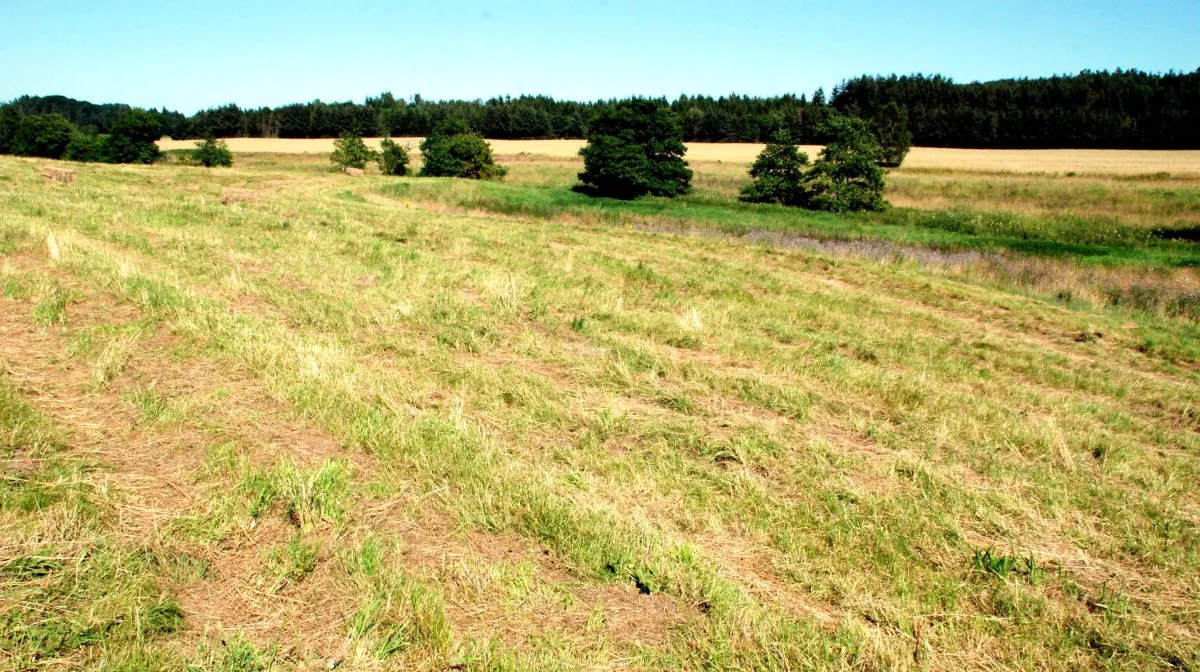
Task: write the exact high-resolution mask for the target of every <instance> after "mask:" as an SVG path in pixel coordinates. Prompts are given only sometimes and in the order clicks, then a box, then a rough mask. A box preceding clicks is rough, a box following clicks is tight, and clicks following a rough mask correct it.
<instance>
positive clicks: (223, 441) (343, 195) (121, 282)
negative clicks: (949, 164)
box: [0, 140, 1200, 670]
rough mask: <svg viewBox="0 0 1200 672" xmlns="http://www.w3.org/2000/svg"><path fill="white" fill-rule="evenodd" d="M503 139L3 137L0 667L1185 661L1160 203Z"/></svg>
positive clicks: (1195, 403)
mask: <svg viewBox="0 0 1200 672" xmlns="http://www.w3.org/2000/svg"><path fill="white" fill-rule="evenodd" d="M238 142H239V141H237V140H234V141H231V142H230V144H231V147H233V148H234V150H235V151H246V150H244V149H240V148H239V147H238V146H237V145H236V143H238ZM246 142H248V143H249V142H260V143H261V142H264V141H252V140H251V141H246ZM266 142H277V143H287V142H293V141H266ZM295 142H300V143H309V144H306V145H303V146H305V147H314V148H315V147H318V145H316V144H312V143H320V142H326V141H295ZM551 143H552V144H553V141H551ZM496 144H497V151H498V153H500V154H501V155H506V154H507V155H509V156H511V157H513V158H512V159H511V160H510V165H511V166H512V172H511V173H510V175H509V178H508V179H507V180H506V181H504V182H500V183H474V182H465V181H460V180H450V179H440V178H428V179H422V178H413V177H403V178H396V177H386V176H382V175H379V174H377V173H373V172H371V171H368V172H367V173H366V174H365V175H362V176H361V177H357V178H356V179H353V180H351V179H348V178H347V177H346V176H345V175H342V174H339V173H335V172H333V171H331V170H330V169H329V166H328V162H327V161H325V160H324V157H320V156H318V155H312V156H309V157H307V158H305V157H299V158H297V157H293V156H288V155H278V154H276V155H270V156H268V155H266V154H261V155H258V156H254V157H248V156H246V155H239V156H238V158H237V162H236V164H235V167H234V168H232V169H212V170H209V169H201V168H196V167H187V166H180V165H156V166H108V165H101V164H70V165H71V169H72V170H75V171H76V172H77V173H78V175H79V180H78V182H77V183H76V184H75V185H73V186H72V187H71V188H69V189H64V188H62V186H61V185H58V184H53V183H48V182H46V181H45V180H44V179H43V178H42V177H41V174H40V168H41V164H40V163H35V162H32V161H25V160H20V159H12V158H8V157H0V184H2V185H4V188H3V189H0V461H2V464H3V480H0V540H2V541H0V625H2V627H0V666H4V667H7V668H11V669H21V670H24V669H97V670H98V669H127V670H167V669H183V668H185V667H188V666H191V668H193V669H212V670H265V669H272V670H314V669H332V668H335V667H336V668H337V669H341V670H385V669H417V670H450V669H454V670H458V669H469V670H500V669H505V670H511V669H519V670H543V669H586V670H614V669H631V670H632V669H639V670H649V669H711V670H725V669H740V670H789V669H841V670H864V669H893V670H924V669H937V670H958V669H979V670H998V669H1045V670H1078V669H1095V670H1102V669H1103V670H1111V669H1129V670H1149V669H1162V670H1171V669H1175V670H1178V669H1195V668H1197V666H1200V654H1198V652H1200V583H1197V581H1196V577H1197V576H1200V493H1198V492H1197V490H1196V488H1195V484H1196V483H1197V481H1198V479H1200V413H1198V409H1200V329H1198V327H1197V324H1198V323H1200V310H1198V312H1197V313H1196V317H1195V318H1194V319H1193V317H1191V316H1190V315H1191V314H1190V313H1188V312H1187V310H1190V308H1189V306H1194V307H1197V308H1200V300H1196V301H1195V303H1188V301H1189V300H1193V299H1189V298H1188V297H1189V296H1191V294H1189V292H1193V291H1194V289H1195V288H1196V287H1197V285H1196V284H1195V283H1196V278H1195V275H1194V269H1195V268H1196V266H1197V264H1196V263H1195V260H1197V259H1198V258H1200V251H1198V250H1197V248H1196V243H1194V242H1193V241H1190V240H1188V239H1187V238H1185V237H1174V238H1172V237H1162V236H1160V235H1157V234H1153V233H1151V232H1153V231H1155V230H1157V229H1156V227H1158V228H1161V227H1162V221H1161V220H1162V216H1161V214H1156V213H1157V212H1158V211H1155V210H1153V208H1149V207H1147V208H1143V207H1142V206H1144V205H1146V204H1148V203H1153V204H1158V205H1159V206H1162V207H1166V206H1163V204H1164V203H1165V204H1174V205H1172V206H1171V207H1173V208H1175V209H1176V210H1178V212H1179V213H1182V214H1178V215H1177V216H1178V217H1180V218H1185V219H1186V218H1189V217H1191V216H1192V214H1191V213H1192V211H1191V210H1189V209H1188V208H1189V207H1191V206H1189V205H1188V203H1189V202H1190V201H1188V200H1187V198H1185V197H1178V196H1165V195H1162V194H1156V193H1151V192H1149V191H1145V190H1137V191H1121V190H1120V185H1123V184H1126V182H1124V181H1120V180H1113V181H1111V182H1109V181H1106V180H1099V179H1095V180H1092V178H1088V179H1089V180H1092V181H1089V182H1087V185H1088V186H1087V187H1086V188H1087V189H1093V188H1094V189H1108V188H1110V187H1111V188H1112V190H1111V191H1106V192H1104V193H1110V194H1115V195H1117V196H1120V198H1121V199H1125V201H1126V202H1128V203H1133V204H1135V205H1128V203H1127V204H1124V205H1123V204H1121V203H1117V204H1116V205H1113V210H1114V212H1116V213H1117V216H1118V217H1121V218H1129V219H1128V221H1126V220H1125V219H1122V220H1120V221H1119V222H1118V224H1119V226H1117V225H1114V224H1112V223H1111V222H1109V228H1108V229H1105V231H1110V230H1117V229H1119V232H1120V236H1117V235H1115V234H1108V233H1104V234H1103V235H1101V234H1100V233H1097V232H1096V230H1094V229H1093V228H1092V224H1093V223H1094V222H1093V221H1092V220H1090V219H1088V217H1095V216H1097V215H1095V213H1084V214H1082V215H1079V216H1078V221H1076V220H1072V222H1073V223H1063V222H1059V221H1057V220H1051V219H1050V218H1048V217H1045V216H1044V214H1043V211H1042V210H1038V209H1036V208H1034V207H1033V206H1032V205H1031V206H1030V210H1029V211H1028V212H1027V213H1026V215H1025V217H1026V218H1025V219H1013V218H998V216H996V215H995V211H994V210H993V209H992V206H991V205H987V204H988V203H990V202H995V203H1003V202H1006V198H1005V197H1004V196H1002V194H1003V193H1004V192H1005V190H1008V189H1010V188H1013V187H1012V183H1011V182H1010V180H1017V179H1018V178H1016V177H1013V176H1012V175H1004V176H999V177H996V180H997V183H996V184H995V185H992V186H988V185H989V184H990V183H989V180H991V179H993V176H988V175H985V174H982V173H968V174H965V176H964V177H963V180H965V182H964V184H965V185H966V186H962V185H959V186H954V187H951V186H942V187H937V188H938V189H940V192H939V193H940V194H941V196H940V197H942V198H945V199H948V200H955V199H957V201H955V202H959V201H963V202H965V200H966V199H968V198H970V193H974V194H975V195H979V194H990V195H991V196H990V201H989V200H988V199H983V200H984V203H985V206H986V207H983V208H982V209H980V210H977V211H972V212H966V213H958V212H957V211H954V210H952V209H948V208H946V206H945V203H943V204H942V205H941V206H939V207H940V208H942V209H938V210H936V211H934V210H931V211H923V210H917V209H912V208H905V207H898V208H895V209H894V210H893V211H892V212H889V213H884V214H881V215H878V216H875V217H877V218H875V219H872V218H871V217H867V216H862V217H857V216H855V217H845V216H836V215H825V214H812V213H803V212H795V211H789V210H785V209H783V208H778V207H773V206H772V207H767V206H761V207H760V206H750V205H743V204H737V203H734V202H731V199H729V197H728V196H729V194H730V193H731V192H732V191H735V190H736V187H737V182H736V179H738V178H737V174H736V173H737V172H738V171H730V170H728V167H727V166H724V164H721V165H718V164H715V163H702V165H699V166H698V167H697V172H698V175H697V189H696V193H694V194H692V195H690V196H687V197H685V198H682V199H679V200H677V201H674V202H666V201H664V200H661V199H647V200H643V201H638V202H629V203H626V202H607V201H595V200H589V199H587V197H585V196H582V195H580V194H575V193H573V192H571V191H570V190H569V189H568V188H567V187H568V186H569V184H570V183H571V180H572V179H573V178H572V173H573V171H574V170H576V167H575V164H574V163H573V162H572V161H568V160H565V159H562V158H559V159H555V158H546V156H545V154H546V152H547V151H549V150H548V149H545V150H544V151H542V152H530V153H537V154H542V155H543V156H542V157H540V158H538V157H528V156H526V157H521V158H520V159H518V158H517V157H516V151H515V150H514V147H515V146H516V145H514V146H513V147H503V146H501V145H500V143H496ZM255 146H256V147H258V149H256V150H255V151H260V152H262V151H268V150H263V149H262V147H264V146H266V145H255ZM280 146H282V145H280ZM299 146H301V145H290V147H291V149H290V150H289V151H293V152H295V151H304V150H303V149H296V147H299ZM548 146H549V145H547V147H548ZM553 146H554V147H559V146H563V147H565V145H564V144H563V143H557V144H553ZM713 147H714V150H713V151H714V152H715V151H717V150H721V151H726V150H728V151H733V150H734V149H736V148H733V147H730V146H713ZM697 149H699V148H697ZM312 151H324V150H318V149H313V150H312ZM520 151H527V150H520ZM564 151H565V150H564ZM749 151H750V153H751V154H752V153H753V150H749ZM929 151H933V150H929ZM698 154H699V152H697V155H698ZM713 156H716V154H714V155H713ZM726 156H728V155H726ZM915 156H917V154H916V152H914V157H915ZM963 156H966V154H964V155H963ZM721 160H722V161H732V159H721ZM947 160H949V159H947ZM956 160H958V161H965V160H966V159H962V158H959V159H956ZM1106 160H1108V161H1110V162H1111V160H1112V159H1111V157H1110V159H1106ZM1147 160H1149V161H1151V162H1153V161H1157V160H1158V159H1157V158H1154V159H1147ZM989 161H990V162H992V164H990V165H995V162H997V161H1000V162H1001V163H1002V162H1003V160H1002V159H994V158H980V159H979V162H980V163H979V165H984V164H985V163H987V162H989ZM1097 161H1099V159H1097ZM1117 164H1120V161H1118V162H1117V163H1116V164H1113V163H1108V164H1104V165H1106V166H1109V168H1106V170H1118V169H1119V168H1116V169H1114V168H1112V166H1113V165H1117ZM1022 165H1030V164H1022ZM1095 165H1100V164H1099V163H1097V164H1095ZM1138 165H1139V166H1144V165H1146V164H1145V163H1142V164H1138ZM1159 165H1164V164H1159ZM1176 165H1180V164H1176ZM1125 167H1126V168H1128V169H1129V170H1131V171H1134V172H1141V171H1142V170H1143V168H1137V169H1136V170H1135V169H1134V168H1133V166H1132V164H1128V165H1126V166H1125ZM915 168H916V166H914V170H912V171H909V172H910V173H911V174H910V175H909V176H908V177H905V171H903V170H902V171H898V173H896V174H893V178H892V179H893V181H894V182H899V179H898V178H902V177H903V178H905V179H910V180H927V181H923V182H920V181H919V182H914V181H909V182H906V183H904V182H900V183H897V184H893V186H892V188H893V190H895V191H894V193H897V194H903V195H905V197H906V198H910V199H912V200H914V201H915V200H920V199H924V198H930V197H932V196H931V194H930V193H927V192H926V191H922V189H924V190H932V189H935V186H934V182H932V180H935V179H941V174H940V173H936V172H930V173H922V172H921V171H919V170H916V169H915ZM905 170H907V169H905ZM939 170H940V169H939ZM980 170H986V169H983V168H981V169H980ZM1146 170H1149V169H1146ZM1169 170H1176V169H1174V168H1173V169H1169ZM1020 179H1025V178H1020ZM1028 179H1033V178H1028ZM1038 179H1042V178H1038ZM1073 179H1075V178H1067V177H1066V176H1062V177H1061V180H1064V181H1065V182H1053V181H1052V182H1051V183H1049V184H1048V185H1043V186H1042V187H1041V189H1042V191H1038V192H1035V193H1032V194H1030V195H1026V196H1025V197H1024V198H1027V199H1028V201H1029V203H1034V202H1035V201H1036V202H1038V203H1042V205H1043V206H1045V207H1047V208H1048V207H1049V205H1047V204H1048V203H1050V201H1051V200H1052V199H1053V198H1055V197H1056V196H1054V194H1060V193H1067V191H1068V190H1071V189H1077V188H1078V189H1083V188H1085V187H1081V186H1080V185H1079V184H1076V183H1072V182H1070V180H1073ZM1172 179H1178V180H1179V181H1180V184H1179V185H1176V186H1172V189H1173V190H1176V191H1180V190H1182V191H1183V192H1185V196H1186V193H1190V192H1187V190H1189V189H1193V188H1194V186H1188V184H1189V183H1188V182H1187V180H1186V179H1185V178H1172ZM1021 184H1025V185H1027V184H1030V183H1027V182H1022V183H1021ZM1133 184H1137V185H1140V184H1142V182H1141V181H1134V182H1133ZM956 189H957V190H958V191H956ZM969 192H970V193H969ZM1046 193H1050V194H1051V195H1050V196H1047V195H1046ZM1071 193H1076V192H1071ZM1082 194H1083V192H1078V193H1076V198H1077V199H1082V198H1084V196H1083V195H1082ZM1115 198H1116V197H1115V196H1114V199H1115ZM1039 199H1040V200H1039ZM1171 199H1175V200H1171ZM1115 202H1116V201H1115V200H1114V203H1115ZM1039 207H1040V206H1039ZM1065 207H1068V209H1072V211H1073V210H1074V209H1076V206H1075V205H1070V206H1065ZM1137 208H1141V210H1137ZM1135 210H1137V211H1136V212H1135ZM929 212H932V213H934V214H932V215H930V214H927V213H929ZM989 217H991V219H989ZM1135 217H1142V218H1143V219H1142V220H1136V221H1135ZM1143 220H1144V221H1143ZM1156 222H1157V223H1156ZM1181 226H1182V227H1183V228H1179V229H1172V230H1171V231H1174V232H1177V233H1179V232H1183V233H1186V231H1188V230H1189V229H1187V227H1186V226H1184V225H1181ZM971 227H974V228H971ZM1102 233H1103V232H1102ZM1183 233H1180V236H1182V235H1183ZM1089 283H1092V284H1089ZM1114 287H1115V288H1117V289H1118V290H1120V291H1118V292H1117V293H1116V294H1113V293H1111V292H1109V289H1112V288H1114ZM1105 288H1108V289H1105ZM1152 290H1153V291H1152ZM1106 292H1108V293H1106ZM1121 292H1125V293H1121ZM1155 292H1157V293H1155Z"/></svg>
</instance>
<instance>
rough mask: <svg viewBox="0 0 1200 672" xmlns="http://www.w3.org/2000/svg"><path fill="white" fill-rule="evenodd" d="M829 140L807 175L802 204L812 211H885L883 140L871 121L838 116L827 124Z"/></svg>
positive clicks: (803, 181)
mask: <svg viewBox="0 0 1200 672" xmlns="http://www.w3.org/2000/svg"><path fill="white" fill-rule="evenodd" d="M826 133H827V134H828V135H829V138H830V139H829V141H828V142H827V143H825V147H824V149H822V150H821V156H820V158H818V159H817V161H816V163H814V164H813V167H812V168H810V169H809V170H808V172H806V173H805V174H804V179H803V180H802V182H801V195H800V203H799V205H801V206H802V207H805V208H809V209H811V210H830V211H833V212H853V211H859V210H882V209H883V208H885V207H887V202H886V201H884V200H883V190H884V186H885V183H884V175H883V169H882V168H880V167H879V165H878V164H879V160H880V157H881V152H880V150H879V143H878V142H877V141H876V140H875V136H873V135H871V130H870V128H869V127H868V125H867V122H866V121H865V120H863V119H856V118H853V117H843V116H836V117H832V118H830V120H829V121H828V123H827V127H826Z"/></svg>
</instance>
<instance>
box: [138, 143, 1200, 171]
mask: <svg viewBox="0 0 1200 672" xmlns="http://www.w3.org/2000/svg"><path fill="white" fill-rule="evenodd" d="M379 140H380V139H379V138H368V139H367V143H368V144H370V145H372V146H374V147H378V146H379ZM395 140H396V142H397V143H399V144H401V145H404V144H409V145H412V146H413V147H416V146H417V145H418V144H420V142H421V138H395ZM227 142H228V143H229V149H231V150H233V151H234V152H236V153H272V154H322V153H328V152H331V151H333V139H331V138H313V139H281V138H230V139H229V140H227ZM490 142H491V143H492V148H493V150H494V151H495V153H496V155H497V156H515V155H518V154H532V155H537V156H547V157H555V158H574V157H576V156H578V154H579V149H580V148H581V147H583V145H584V141H583V140H491V141H490ZM158 145H159V148H160V149H162V150H164V151H169V150H175V149H192V148H193V147H194V146H195V142H194V141H192V140H162V141H160V142H159V143H158ZM762 149H763V145H761V144H757V143H713V142H692V143H688V158H689V159H690V160H692V161H714V162H715V161H721V162H724V163H750V162H751V161H753V160H754V157H755V156H757V155H758V153H759V152H760V151H762ZM801 149H802V150H803V151H805V152H808V154H809V155H810V156H812V157H815V156H816V155H817V153H818V152H819V151H820V149H821V148H820V147H819V146H816V145H804V146H802V147H801ZM904 167H905V168H906V169H922V170H963V171H971V172H1012V173H1066V172H1075V173H1086V174H1092V173H1095V174H1111V175H1138V174H1143V173H1160V172H1167V173H1172V174H1200V151H1195V150H1182V151H1171V150H1119V149H947V148H939V147H915V148H913V150H912V152H910V153H909V155H908V158H907V159H906V160H905V163H904Z"/></svg>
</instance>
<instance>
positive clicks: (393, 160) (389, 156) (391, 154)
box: [379, 137, 408, 175]
mask: <svg viewBox="0 0 1200 672" xmlns="http://www.w3.org/2000/svg"><path fill="white" fill-rule="evenodd" d="M379 150H380V151H379V172H381V173H383V174H384V175H404V174H406V173H408V148H407V147H401V146H400V145H397V144H396V142H395V141H394V140H392V139H391V138H390V137H385V138H384V139H383V141H382V142H381V143H379Z"/></svg>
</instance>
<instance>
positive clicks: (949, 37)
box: [0, 0, 1200, 113]
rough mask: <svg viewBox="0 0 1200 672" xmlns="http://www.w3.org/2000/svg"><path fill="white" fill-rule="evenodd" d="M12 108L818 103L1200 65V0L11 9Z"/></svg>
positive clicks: (581, 0) (46, 2)
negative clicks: (376, 97)
mask: <svg viewBox="0 0 1200 672" xmlns="http://www.w3.org/2000/svg"><path fill="white" fill-rule="evenodd" d="M0 63H4V64H5V66H4V70H3V74H0V100H8V99H11V98H14V97H16V96H18V95H21V94H26V93H27V94H33V95H39V94H40V95H47V94H56V93H57V94H63V95H67V96H72V97H74V98H80V99H85V100H90V101H92V102H126V103H130V104H133V105H140V106H151V107H161V106H166V107H168V108H171V109H177V110H179V111H181V112H184V113H191V112H194V111H196V110H198V109H201V108H205V107H211V106H215V105H219V104H222V103H227V102H235V103H238V104H239V105H242V106H260V105H279V104H283V103H288V102H300V101H308V100H313V99H316V98H320V99H321V100H325V101H334V100H356V101H361V100H362V98H363V97H364V96H367V95H371V94H376V93H379V92H381V91H385V90H390V91H391V92H392V93H394V94H395V95H396V96H397V97H408V96H410V95H411V94H413V93H420V94H421V95H423V96H424V97H425V98H427V99H438V98H468V99H474V98H488V97H491V96H494V95H505V94H509V95H518V94H521V93H544V94H549V95H552V96H555V97H557V98H567V99H575V100H594V99H597V98H609V97H620V96H626V95H631V94H642V95H665V96H668V97H674V96H676V95H678V94H680V93H706V94H713V95H720V94H726V93H730V92H738V93H745V94H754V95H767V94H779V93H788V92H794V93H809V94H811V93H812V91H813V90H815V89H816V88H817V87H819V86H821V87H825V89H826V91H827V92H828V91H829V89H830V88H832V86H833V85H834V84H836V83H837V82H839V81H841V80H842V79H846V78H849V77H853V76H856V75H859V74H864V73H865V74H889V73H892V72H895V73H900V74H903V73H912V72H925V73H941V74H944V75H947V76H949V77H952V78H954V79H955V80H957V81H974V80H989V79H997V78H1003V77H1016V76H1026V75H1028V76H1039V75H1050V74H1056V73H1074V72H1078V71H1079V70H1083V69H1092V70H1101V69H1115V68H1138V69H1141V70H1147V71H1152V72H1159V71H1166V70H1172V69H1174V70H1177V71H1188V72H1191V71H1194V70H1196V69H1197V68H1198V67H1200V0H1146V1H1145V2H1131V1H1129V0H1057V1H1051V0H1037V1H1031V0H1012V1H1007V2H1006V1H1004V0H993V1H990V2H984V1H975V0H929V1H926V2H918V1H915V0H892V1H890V2H889V1H887V0H879V1H877V2H865V1H861V0H851V1H841V0H821V1H818V2H809V1H806V0H798V1H793V2H782V1H779V2H775V1H766V0H745V1H741V2H738V1H736V0H729V1H726V2H709V1H706V0H692V1H675V0H670V1H656V2H652V1H650V0H646V1H643V2H632V1H626V0H577V1H571V0H559V1H555V2H549V1H536V2H535V1H527V2H504V1H502V0H498V1H493V2H487V1H478V2H466V1H462V2H455V1H446V2H437V1H436V0H435V1H428V0H427V1H425V2H415V1H398V0H393V1H390V2H389V1H387V0H370V1H362V2H354V1H352V0H346V1H344V2H337V1H336V0H324V1H323V2H309V1H306V0H288V1H280V0H265V1H261V2H256V1H255V0H243V1H242V2H231V1H228V0H208V1H200V2H184V1H182V0H159V1H158V2H130V1H127V0H114V1H110V2H96V1H94V0H88V1H83V0H38V1H36V2H6V3H5V7H4V8H3V10H0Z"/></svg>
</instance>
